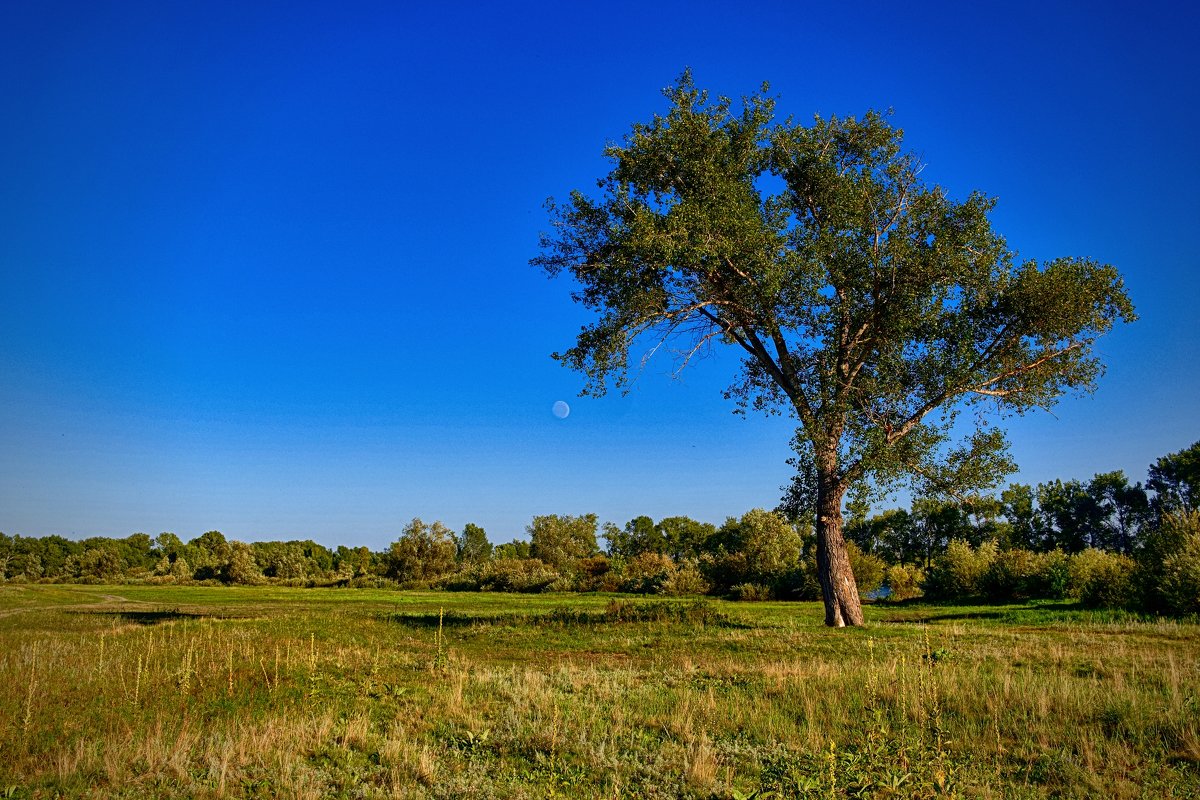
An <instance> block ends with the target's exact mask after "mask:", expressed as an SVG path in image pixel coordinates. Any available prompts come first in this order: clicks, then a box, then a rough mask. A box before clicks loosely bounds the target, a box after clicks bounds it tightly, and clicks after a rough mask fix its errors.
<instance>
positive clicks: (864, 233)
mask: <svg viewBox="0 0 1200 800" xmlns="http://www.w3.org/2000/svg"><path fill="white" fill-rule="evenodd" d="M765 91H766V87H765V86H764V89H763V91H762V92H760V93H759V94H756V95H753V96H750V97H747V98H743V99H742V101H741V103H740V105H736V104H735V103H734V102H733V101H731V100H730V99H728V98H716V99H715V100H714V99H711V98H710V97H709V96H708V94H707V93H706V92H703V91H701V90H698V89H697V88H696V87H695V85H694V83H693V82H692V77H691V75H690V73H686V72H685V73H684V74H683V75H682V76H681V77H680V79H679V81H678V83H677V85H675V86H673V87H670V88H668V89H667V90H665V92H664V94H665V95H666V97H667V99H668V101H669V103H670V106H669V109H668V111H667V112H666V113H665V114H660V115H655V116H654V117H653V118H652V119H651V120H650V121H649V122H647V123H641V124H635V125H634V126H633V128H632V130H631V132H630V134H629V135H628V136H627V137H626V138H625V140H624V141H623V142H622V143H620V144H613V145H610V146H609V147H608V149H607V151H606V154H607V155H608V157H609V158H610V159H611V160H612V162H613V168H612V170H611V171H610V172H609V173H608V175H606V176H605V177H604V178H603V179H602V180H601V181H600V182H599V184H598V186H599V189H600V193H599V195H598V196H594V197H589V196H587V195H584V194H581V193H578V192H577V193H574V194H572V195H571V199H570V202H569V203H568V204H566V205H564V206H553V205H552V206H551V209H550V210H551V218H552V221H553V224H554V228H555V232H554V234H553V235H551V236H546V237H544V238H543V241H542V252H541V255H539V256H538V257H536V258H534V259H533V261H532V263H533V264H534V265H535V266H538V267H540V268H542V269H544V270H545V271H547V272H548V273H549V274H550V275H552V276H554V275H559V274H562V273H567V274H570V275H571V276H572V277H574V279H575V280H576V282H577V284H578V288H577V289H576V291H575V292H574V293H573V294H572V297H573V298H574V299H575V300H576V301H577V302H579V303H581V304H583V305H584V306H585V307H587V308H589V309H592V310H593V311H595V312H596V315H597V316H596V319H595V321H594V322H593V323H592V324H590V325H588V326H586V327H585V328H584V329H583V330H581V331H580V333H579V335H578V337H577V339H576V342H575V345H574V347H571V348H570V349H568V350H566V351H564V352H561V353H558V354H555V357H556V358H558V359H559V360H560V361H562V362H563V363H565V364H567V365H568V366H570V367H572V368H574V369H577V370H579V371H580V372H582V373H583V374H585V375H586V376H587V384H586V387H585V392H587V393H591V394H602V393H603V392H604V391H605V390H606V389H607V388H608V387H609V386H610V385H613V386H616V387H618V388H622V389H624V388H625V387H626V385H627V377H628V372H629V371H630V369H631V367H632V368H633V369H635V370H636V369H638V368H639V367H640V365H641V364H643V363H644V361H645V360H646V359H648V358H649V357H650V356H652V355H654V354H663V353H669V354H671V356H673V357H674V359H675V362H676V368H677V369H683V368H684V367H686V365H687V364H688V362H689V360H690V359H691V358H692V356H693V355H695V354H696V353H697V352H700V351H702V350H703V349H704V348H706V347H708V346H710V345H712V344H713V343H716V342H720V343H724V344H730V345H734V346H736V347H738V348H740V349H741V350H742V351H743V353H744V356H745V357H744V361H743V367H742V370H741V372H740V373H739V374H738V375H737V376H736V378H735V379H734V381H733V383H732V384H731V385H730V387H729V389H728V390H727V391H726V397H727V398H729V399H731V400H733V401H734V402H735V403H737V404H738V406H739V408H741V409H745V408H754V409H756V410H761V411H766V412H768V413H770V412H774V411H779V410H782V411H784V412H786V413H790V414H792V415H794V416H795V417H796V419H797V420H798V422H799V426H800V432H799V434H798V436H799V439H800V441H801V442H802V443H803V444H804V446H805V447H809V448H815V449H812V450H810V451H809V452H810V457H812V456H815V455H816V454H817V453H818V452H819V453H821V454H822V456H821V459H818V461H819V462H820V463H821V464H824V466H823V467H822V469H824V470H826V471H827V470H829V469H834V470H835V471H836V476H835V478H836V480H835V481H834V482H833V484H831V485H833V486H835V487H837V488H840V491H845V489H846V488H848V487H849V486H850V485H851V484H853V483H856V482H861V481H869V480H877V481H883V482H888V481H892V480H896V479H898V478H899V477H900V476H902V475H908V476H913V475H915V476H918V479H919V480H925V481H926V482H931V483H934V484H938V485H942V486H944V487H945V488H946V489H947V490H953V489H954V487H955V486H960V487H961V486H964V485H965V484H978V483H980V482H983V481H984V479H985V478H988V475H989V474H994V473H995V472H996V471H1001V470H1006V469H1010V468H1011V466H1012V465H1011V462H1009V461H1008V460H1007V457H1005V456H1003V455H1002V454H1003V452H1004V447H1003V441H1002V436H1000V434H998V433H996V432H988V433H987V434H985V435H980V436H976V437H972V438H969V439H968V441H967V442H966V443H964V444H963V445H961V446H958V447H954V446H952V445H951V443H950V431H951V429H952V426H953V423H954V420H955V416H956V414H957V412H958V411H959V410H961V409H962V408H964V407H965V406H966V405H968V404H974V405H976V406H979V407H980V408H981V411H987V412H994V413H996V414H999V415H1002V414H1004V413H1011V412H1015V413H1023V412H1025V411H1027V410H1029V409H1031V408H1034V407H1048V406H1050V405H1052V404H1053V403H1054V402H1055V401H1057V399H1058V398H1059V397H1060V396H1061V395H1062V394H1063V393H1064V392H1067V391H1084V392H1086V391H1090V390H1092V389H1093V388H1094V386H1095V380H1096V378H1097V377H1098V376H1099V374H1100V373H1101V372H1102V366H1101V364H1100V362H1099V360H1098V359H1097V358H1096V356H1095V354H1094V353H1093V352H1092V349H1091V346H1092V343H1093V342H1094V340H1095V339H1096V337H1098V336H1100V335H1102V334H1104V333H1106V332H1107V331H1109V330H1110V329H1111V328H1112V326H1113V324H1114V323H1115V322H1117V321H1126V322H1128V321H1132V320H1133V319H1135V315H1134V312H1133V307H1132V304H1131V303H1130V301H1129V298H1128V297H1127V295H1126V294H1125V291H1124V286H1123V284H1122V281H1121V278H1120V275H1119V274H1118V273H1117V271H1116V270H1115V269H1114V268H1113V267H1111V266H1108V265H1104V264H1099V263H1097V262H1095V261H1092V260H1090V259H1082V258H1062V259H1057V260H1054V261H1052V262H1050V263H1048V264H1045V265H1038V264H1037V263H1035V262H1026V263H1024V264H1021V265H1020V266H1015V257H1014V254H1013V253H1012V252H1011V251H1010V250H1009V249H1008V247H1007V244H1006V243H1005V241H1004V239H1003V238H1002V237H1001V236H1000V235H998V234H997V233H996V232H994V231H993V230H992V227H991V224H990V222H989V220H988V214H989V213H990V211H991V210H992V208H993V207H994V205H995V201H994V200H992V199H991V198H988V197H986V196H985V195H983V194H981V193H978V192H976V193H972V194H971V195H969V196H968V197H967V198H966V199H965V200H962V201H958V200H954V199H952V198H950V197H948V196H947V194H946V192H945V191H944V190H942V189H941V188H940V187H937V186H929V185H926V184H925V183H923V182H922V180H921V178H920V173H921V164H920V163H919V161H918V159H917V158H916V156H915V155H914V154H912V153H909V152H905V150H904V149H903V132H902V131H901V130H899V129H897V128H893V127H892V126H891V125H890V123H889V120H888V116H887V115H886V114H883V113H880V112H875V111H869V112H867V113H866V114H865V115H863V116H862V117H861V118H855V117H844V118H843V117H830V118H828V119H822V118H820V117H818V118H816V119H814V121H813V122H812V123H811V124H810V125H807V126H805V125H800V124H796V123H795V122H793V121H792V120H790V119H788V120H785V121H778V120H776V119H775V118H774V109H775V99H774V98H772V97H768V96H766V94H765ZM831 453H832V454H833V455H832V456H831V455H830V454H831ZM812 463H813V465H814V466H813V468H814V469H815V468H816V467H817V466H818V463H817V461H813V462H812ZM939 463H940V464H941V465H942V467H936V465H937V464H939ZM931 475H932V476H935V477H928V476H931ZM921 476H927V477H921ZM806 480H808V481H809V485H811V484H812V480H811V479H806ZM806 492H807V490H805V491H802V492H800V494H801V495H803V494H805V493H806ZM808 493H811V492H808Z"/></svg>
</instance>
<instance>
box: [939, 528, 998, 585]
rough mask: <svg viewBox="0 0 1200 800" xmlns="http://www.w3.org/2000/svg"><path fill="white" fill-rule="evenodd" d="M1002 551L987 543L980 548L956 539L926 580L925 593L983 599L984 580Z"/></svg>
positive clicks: (993, 544) (991, 543)
mask: <svg viewBox="0 0 1200 800" xmlns="http://www.w3.org/2000/svg"><path fill="white" fill-rule="evenodd" d="M998 554H999V548H997V547H996V545H995V543H993V542H985V543H984V544H982V545H980V546H979V547H978V548H973V547H971V545H970V543H968V542H965V541H962V540H961V539H955V540H954V541H952V542H950V544H949V545H948V546H947V547H946V552H945V553H943V554H942V555H941V556H940V557H939V558H937V559H936V560H935V561H934V562H933V565H932V566H931V567H930V568H929V573H928V575H927V577H926V578H925V593H926V594H928V595H929V596H930V597H936V598H969V597H982V596H983V594H984V586H985V584H984V579H985V578H986V577H987V574H988V571H989V570H990V569H991V567H992V562H993V561H995V560H996V556H997V555H998Z"/></svg>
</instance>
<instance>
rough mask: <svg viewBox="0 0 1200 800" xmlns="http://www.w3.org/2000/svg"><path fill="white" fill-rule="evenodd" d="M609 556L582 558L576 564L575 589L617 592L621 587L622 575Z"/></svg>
mask: <svg viewBox="0 0 1200 800" xmlns="http://www.w3.org/2000/svg"><path fill="white" fill-rule="evenodd" d="M616 566H620V564H619V563H618V564H615V565H614V563H613V561H612V560H610V559H609V558H608V557H607V556H592V557H591V558H583V559H580V560H579V561H578V562H577V563H576V565H575V568H576V578H575V589H576V590H577V591H580V592H615V591H618V590H619V589H620V583H621V577H620V575H619V573H618V571H617V569H615V567H616Z"/></svg>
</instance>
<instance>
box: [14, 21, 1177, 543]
mask: <svg viewBox="0 0 1200 800" xmlns="http://www.w3.org/2000/svg"><path fill="white" fill-rule="evenodd" d="M1185 6H1186V4H1182V3H1163V4H1150V5H1146V4H1139V5H1136V6H1135V5H1134V4H1128V5H1125V6H1120V7H1119V6H1116V5H1108V4H1103V3H1086V4H1084V3H1081V4H1077V5H1076V4H1070V5H1068V4H1061V5H1060V4H1054V3H1045V2H1041V3H1036V4H1013V3H1004V4H987V3H961V2H956V3H948V4H944V5H932V4H929V5H924V6H922V7H920V8H916V7H914V6H913V5H912V4H906V3H886V4H884V3H879V4H872V3H866V4H855V5H853V7H851V6H845V5H844V4H839V3H823V4H816V3H797V2H786V3H777V4H763V5H760V6H759V7H758V9H757V10H746V9H742V10H735V9H734V8H733V4H728V3H715V2H713V3H698V2H693V3H606V4H603V5H596V6H592V7H589V6H587V5H585V4H575V3H546V4H527V5H520V6H511V7H507V8H501V7H499V5H498V4H495V5H493V4H479V6H477V7H476V6H471V5H467V4H457V3H421V4H415V3H414V4H400V3H382V2H381V3H378V4H368V3H357V2H339V3H328V4H303V3H297V2H286V3H284V2H280V3H216V2H196V3H183V2H178V3H176V2H170V3H163V2H146V3H136V2H120V3H110V2H103V0H100V1H99V2H86V3H85V2H70V3H56V2H52V1H50V0H41V1H40V2H37V3H5V4H3V5H2V6H0V115H2V119H3V120H4V124H3V125H0V530H3V531H5V532H7V533H9V534H17V533H19V534H23V535H29V536H41V535H46V534H50V533H60V534H64V535H68V536H76V537H81V536H86V535H110V536H125V535H128V534H129V533H132V532H134V531H145V532H148V533H151V534H154V533H157V532H159V531H164V530H170V531H174V532H176V533H178V534H179V535H180V536H182V537H183V538H185V539H190V538H192V537H194V536H196V535H198V534H200V533H202V532H203V531H205V530H209V529H214V528H215V529H219V530H221V531H223V532H225V533H226V535H227V536H229V537H231V538H240V539H245V540H254V539H270V538H302V537H313V538H315V539H317V540H318V541H321V542H324V543H327V544H340V543H345V544H366V545H369V546H371V547H373V548H381V547H383V546H385V545H386V543H387V542H389V541H391V540H393V539H394V538H395V537H396V536H397V535H398V533H399V531H400V529H401V527H402V526H403V525H404V524H405V522H406V521H407V520H409V519H411V518H412V517H414V516H421V517H422V518H424V519H426V520H431V519H442V520H444V521H445V522H446V523H447V524H448V525H450V526H451V527H453V528H455V529H460V528H461V526H462V525H463V524H465V523H466V522H470V521H474V522H476V523H478V524H481V525H483V526H484V527H485V528H486V529H487V531H488V533H489V535H490V536H491V538H492V539H493V540H494V541H501V540H507V539H509V538H512V537H513V536H514V535H519V534H521V533H522V531H523V528H524V526H525V525H526V524H527V523H528V521H529V519H530V518H531V517H532V516H533V515H534V514H544V513H569V514H580V513H587V512H595V513H598V514H599V515H600V516H601V518H602V519H608V520H612V521H614V522H617V523H624V522H625V521H626V520H628V519H629V518H631V517H633V516H635V515H637V514H642V513H645V514H649V515H651V516H653V517H655V518H660V517H663V516H667V515H672V514H688V515H690V516H693V517H697V518H700V519H705V520H710V521H715V522H719V521H720V520H722V519H723V518H724V517H725V516H726V515H730V514H740V513H742V512H743V511H745V510H747V509H749V508H752V507H755V506H766V507H771V506H773V505H774V504H775V503H776V502H777V500H778V497H779V487H780V485H781V484H783V483H784V482H785V481H786V480H787V478H788V475H789V468H788V467H787V465H786V464H785V463H784V462H785V459H786V458H787V456H788V455H789V451H788V438H789V436H790V425H789V423H788V422H787V421H786V420H781V419H763V418H754V417H751V418H748V419H741V418H738V417H735V416H734V415H733V414H731V413H730V406H729V405H728V404H727V403H726V402H725V401H723V400H722V399H721V396H720V389H721V388H722V387H723V386H724V384H725V383H726V380H727V378H728V377H729V376H730V374H731V372H732V369H733V367H734V364H735V361H734V358H733V357H732V355H733V354H727V355H725V356H721V355H718V356H716V357H714V358H711V359H709V360H708V361H706V362H704V363H703V364H701V365H700V366H699V367H698V368H697V369H695V370H694V371H692V372H690V373H689V374H687V376H686V378H685V379H684V380H679V381H675V380H671V379H670V378H669V376H668V374H667V373H668V371H669V368H670V364H669V363H667V362H663V363H659V364H654V365H652V367H651V368H650V369H649V370H648V371H647V372H646V373H645V374H644V375H643V376H642V378H641V379H640V380H639V382H638V384H637V385H636V387H635V390H634V392H633V394H632V395H631V396H629V397H625V398H622V397H620V396H612V397H608V398H605V399H603V400H585V399H579V398H575V397H574V395H575V394H576V392H577V391H578V390H579V388H580V387H581V385H582V382H581V379H580V377H579V376H577V375H575V374H572V373H571V372H569V371H567V370H566V369H564V368H562V367H560V366H559V365H557V364H556V363H555V362H553V361H551V359H550V358H549V355H548V354H549V353H550V352H551V351H553V350H556V349H560V348H562V347H564V346H566V345H568V344H569V343H570V341H571V339H572V337H573V334H574V332H575V331H576V330H577V329H578V326H579V325H580V324H581V323H582V322H583V321H584V320H585V317H584V316H583V315H582V312H581V311H580V310H578V309H576V308H574V307H573V306H572V304H571V303H570V301H569V299H568V296H567V293H568V290H569V286H568V285H567V284H566V283H564V282H550V281H548V280H547V279H546V278H545V277H544V276H543V275H541V274H540V273H538V272H536V271H535V270H533V269H532V268H531V267H529V266H528V264H527V261H528V259H529V258H530V257H531V256H533V255H535V254H536V250H537V247H536V243H537V235H538V232H539V231H540V230H543V229H545V228H546V227H547V222H546V216H545V213H544V211H543V210H542V202H543V201H544V199H545V198H546V197H547V196H550V195H556V196H560V197H561V196H564V195H566V194H567V192H568V191H569V190H571V189H573V188H584V189H587V188H590V187H591V186H592V185H593V182H594V180H595V179H596V178H597V177H599V176H600V175H602V174H603V173H604V172H605V170H606V162H605V161H604V160H603V158H602V156H601V150H602V148H603V146H604V144H605V142H606V141H607V140H619V139H620V138H621V137H622V136H623V135H624V134H625V133H626V132H627V131H628V129H629V126H630V125H631V123H633V122H635V121H640V120H645V119H647V118H648V117H649V116H650V115H651V114H652V113H653V112H655V111H660V110H662V109H663V108H664V100H663V99H662V97H661V95H660V94H659V90H660V89H661V88H662V87H663V86H665V85H667V84H668V83H670V82H671V81H672V80H673V79H674V78H675V77H676V76H677V75H678V74H679V73H680V71H681V70H682V69H683V68H684V67H685V66H690V67H691V68H692V69H693V71H694V74H695V79H696V81H697V83H698V84H699V85H701V86H704V87H708V88H711V89H712V90H714V91H716V92H718V93H724V94H730V95H735V96H736V95H741V94H744V93H748V92H752V91H754V90H755V89H756V88H757V87H758V85H759V84H760V83H761V82H762V81H763V80H769V81H770V82H771V84H772V89H773V91H774V92H775V93H777V94H778V95H779V96H780V97H781V104H780V108H781V110H782V111H783V112H784V113H785V114H795V115H796V116H798V117H802V118H807V117H809V116H810V115H811V114H813V113H821V114H825V115H828V114H831V113H837V114H861V113H862V112H863V111H864V110H866V109H868V108H888V107H891V108H894V109H895V115H894V122H895V123H896V124H898V125H899V126H901V127H903V128H904V129H905V130H906V132H907V144H908V146H909V147H911V148H912V149H914V150H916V151H917V152H919V153H921V154H922V156H923V158H924V160H925V162H926V163H927V165H928V166H927V168H926V171H925V173H924V174H925V176H926V178H928V179H929V180H930V181H933V182H937V183H940V184H942V185H944V186H946V187H947V188H948V189H949V190H950V191H951V193H952V194H954V195H956V196H960V197H961V196H964V195H965V194H966V193H967V192H968V191H970V190H971V189H980V190H983V191H984V192H986V193H988V194H990V195H994V196H997V197H998V198H999V207H998V208H997V210H996V212H995V214H994V215H993V220H994V223H995V226H996V228H997V229H998V230H999V231H1000V232H1001V233H1003V234H1004V235H1005V236H1007V237H1008V240H1009V243H1010V245H1011V246H1012V247H1014V248H1015V249H1017V250H1019V251H1020V253H1021V255H1022V256H1026V257H1032V258H1038V259H1046V258H1053V257H1055V256H1062V255H1077V256H1091V257H1094V258H1097V259H1099V260H1102V261H1105V262H1109V263H1112V264H1115V265H1117V266H1118V267H1119V268H1120V269H1121V270H1122V272H1123V273H1124V275H1125V276H1126V278H1127V283H1128V287H1129V290H1130V292H1131V294H1132V296H1133V298H1134V300H1135V302H1136V304H1137V307H1138V312H1139V314H1140V315H1141V317H1142V319H1141V321H1139V322H1138V323H1136V324H1135V325H1132V326H1128V327H1126V328H1123V329H1120V330H1118V331H1117V332H1116V333H1114V334H1113V335H1111V336H1110V337H1108V338H1107V339H1105V340H1104V341H1103V342H1102V343H1101V350H1102V352H1103V354H1104V356H1105V358H1106V360H1107V362H1108V365H1109V371H1108V374H1107V376H1106V377H1105V378H1104V379H1103V380H1102V382H1101V385H1100V390H1099V391H1098V393H1097V394H1096V395H1095V396H1094V397H1091V398H1087V399H1081V400H1067V401H1065V402H1063V403H1062V404H1061V405H1060V406H1058V408H1057V409H1056V411H1055V415H1054V416H1050V415H1046V414H1040V415H1035V416H1032V417H1030V418H1026V419H1019V420H1016V421H1013V422H1012V423H1011V424H1010V431H1011V434H1012V439H1013V452H1014V455H1015V456H1016V458H1017V460H1018V462H1019V463H1020V465H1021V467H1022V472H1021V473H1020V475H1019V476H1014V477H1015V478H1019V479H1021V480H1024V481H1028V482H1037V481H1043V480H1048V479H1051V478H1054V477H1064V478H1067V477H1080V478H1087V477H1090V476H1091V475H1092V474H1093V473H1095V472H1098V471H1107V470H1111V469H1124V470H1126V472H1127V473H1128V474H1129V475H1130V476H1131V477H1132V478H1134V479H1139V480H1140V479H1143V478H1144V475H1145V469H1146V466H1147V465H1148V464H1149V463H1150V462H1151V461H1152V460H1153V459H1155V458H1157V457H1158V456H1160V455H1163V454H1165V453H1167V452H1172V451H1176V450H1179V449H1181V448H1183V447H1186V446H1188V445H1190V444H1191V443H1192V442H1193V441H1195V440H1197V439H1200V424H1198V423H1197V419H1198V418H1200V400H1198V399H1197V398H1198V397H1200V370H1198V369H1197V363H1198V361H1200V359H1198V358H1197V352H1198V350H1200V331H1198V326H1197V323H1196V317H1197V315H1196V309H1197V307H1198V304H1200V237H1198V236H1197V232H1198V230H1197V229H1198V227H1200V189H1198V187H1200V158H1198V156H1197V151H1196V149H1195V142H1196V140H1197V137H1198V136H1200V133H1198V131H1200V89H1198V88H1197V87H1198V86H1200V56H1198V55H1197V53H1198V52H1200V49H1198V48H1197V47H1196V42H1195V35H1196V32H1197V30H1200V25H1198V24H1197V23H1198V22H1200V18H1198V17H1197V12H1195V11H1193V10H1190V9H1188V8H1186V7H1185ZM843 9H845V10H843ZM559 399H565V400H567V401H568V402H570V404H571V407H572V411H571V414H570V416H569V417H567V418H566V419H561V420H560V419H558V418H556V417H555V416H554V415H553V414H552V413H551V406H552V404H553V403H554V401H556V400H559Z"/></svg>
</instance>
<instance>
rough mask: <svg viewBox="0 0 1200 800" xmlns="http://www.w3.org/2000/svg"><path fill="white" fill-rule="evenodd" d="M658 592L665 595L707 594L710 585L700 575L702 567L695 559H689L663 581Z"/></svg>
mask: <svg viewBox="0 0 1200 800" xmlns="http://www.w3.org/2000/svg"><path fill="white" fill-rule="evenodd" d="M658 591H659V594H665V595H685V594H707V593H708V591H709V585H708V582H707V581H705V580H704V575H702V574H701V573H700V565H699V564H698V563H697V562H696V560H695V559H694V558H688V559H684V560H683V561H682V562H680V563H679V564H677V565H676V566H675V572H674V573H673V574H672V575H671V576H670V577H669V578H667V579H666V580H665V581H663V583H662V585H661V586H660V587H659V590H658Z"/></svg>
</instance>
